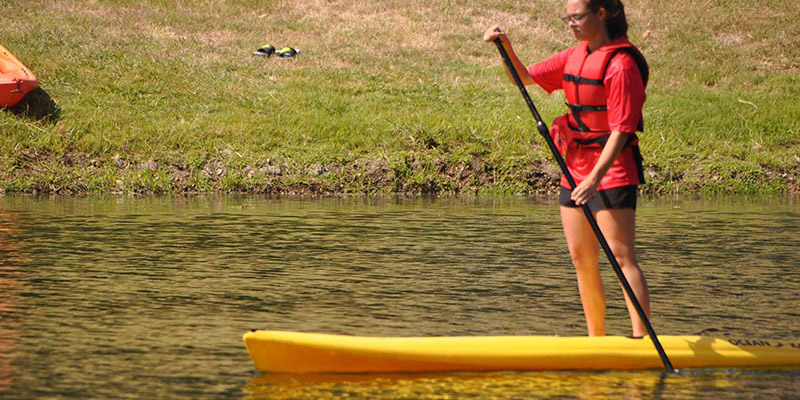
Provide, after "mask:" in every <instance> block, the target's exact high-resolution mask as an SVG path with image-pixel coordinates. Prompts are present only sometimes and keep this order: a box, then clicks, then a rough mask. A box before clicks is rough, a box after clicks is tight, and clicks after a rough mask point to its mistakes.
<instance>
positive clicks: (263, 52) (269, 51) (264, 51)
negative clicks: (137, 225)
mask: <svg viewBox="0 0 800 400" xmlns="http://www.w3.org/2000/svg"><path fill="white" fill-rule="evenodd" d="M273 54H275V46H273V45H271V44H265V45H263V46H261V47H259V48H258V50H256V51H254V52H253V55H256V56H265V57H269V56H271V55H273Z"/></svg>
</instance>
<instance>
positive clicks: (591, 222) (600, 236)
mask: <svg viewBox="0 0 800 400" xmlns="http://www.w3.org/2000/svg"><path fill="white" fill-rule="evenodd" d="M494 44H495V45H497V50H499V51H500V55H501V56H503V61H505V63H506V67H507V68H508V72H509V73H510V74H511V76H512V77H513V78H514V82H515V83H516V84H517V87H518V88H519V91H520V92H521V93H522V97H523V98H525V103H527V104H528V108H529V109H530V110H531V113H532V114H533V118H534V119H535V120H536V128H537V129H538V130H539V134H541V135H542V137H544V140H545V141H546V142H547V146H548V147H550V152H551V153H553V157H555V159H556V162H557V163H558V166H559V167H561V172H563V173H564V176H566V178H567V182H569V186H570V190H572V189H575V186H577V185H576V184H575V179H573V177H572V174H571V173H570V172H569V169H567V164H566V163H565V162H564V158H563V157H561V153H560V152H559V151H558V148H557V147H556V144H555V142H553V138H551V137H550V131H549V130H548V129H547V125H546V124H545V123H544V121H542V117H541V115H539V112H538V111H536V106H534V105H533V100H531V96H530V95H528V91H527V90H526V89H525V85H523V84H522V79H520V77H519V74H518V73H517V70H516V69H514V64H513V63H512V62H511V58H509V56H508V52H506V49H505V47H503V42H502V41H501V40H500V38H496V39H494ZM581 208H582V209H583V213H584V214H585V215H586V219H587V220H589V225H591V226H592V230H593V231H594V234H595V236H597V240H598V241H599V242H600V246H601V247H602V248H603V251H604V252H605V253H606V257H608V261H609V262H610V263H611V266H612V267H613V268H614V272H616V274H617V278H619V282H620V283H621V284H622V287H623V289H625V293H627V294H628V297H629V298H630V299H631V302H632V303H633V305H634V307H635V308H636V312H637V313H638V314H639V317H640V318H641V319H642V322H644V325H645V327H646V328H647V333H648V334H649V335H650V339H651V340H652V341H653V345H654V346H655V347H656V350H657V351H658V355H659V356H660V357H661V361H662V362H663V363H664V368H665V369H666V370H667V371H668V372H675V368H673V367H672V363H671V362H670V361H669V357H667V353H666V352H664V347H662V346H661V342H659V340H658V337H657V336H656V332H655V331H654V330H653V326H652V325H650V320H649V319H648V318H647V315H645V312H644V309H643V308H642V305H641V304H640V303H639V299H637V298H636V294H634V293H633V289H632V288H631V285H630V283H628V280H627V279H626V278H625V274H623V273H622V268H621V267H620V266H619V263H618V262H617V258H616V257H614V253H612V252H611V247H610V246H609V245H608V242H607V241H606V238H605V236H603V232H601V231H600V226H599V225H598V224H597V220H596V219H595V218H594V215H593V214H592V211H591V210H590V209H589V206H588V205H587V204H586V203H584V204H582V205H581Z"/></svg>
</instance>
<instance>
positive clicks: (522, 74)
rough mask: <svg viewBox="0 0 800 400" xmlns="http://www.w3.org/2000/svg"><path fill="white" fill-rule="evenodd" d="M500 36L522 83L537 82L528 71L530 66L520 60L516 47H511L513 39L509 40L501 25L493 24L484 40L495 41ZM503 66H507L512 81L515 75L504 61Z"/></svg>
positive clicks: (485, 33)
mask: <svg viewBox="0 0 800 400" xmlns="http://www.w3.org/2000/svg"><path fill="white" fill-rule="evenodd" d="M497 38H499V39H500V42H501V44H502V46H503V48H505V50H506V53H508V57H509V58H510V59H511V63H512V64H513V65H514V69H515V70H517V75H519V78H520V79H521V80H522V83H523V84H525V85H531V84H534V83H536V81H534V80H533V78H532V77H531V74H530V73H529V72H528V68H527V67H526V66H525V65H524V64H522V61H520V60H519V57H517V54H516V53H514V49H513V48H512V47H511V41H509V40H508V36H507V35H506V33H505V32H503V30H502V29H500V27H499V26H493V27H491V28H489V29H487V30H486V32H484V34H483V40H484V41H487V42H490V43H491V42H494V40H495V39H497ZM503 67H505V70H506V74H508V78H509V79H511V81H512V82H513V81H514V77H513V75H511V71H510V70H509V69H508V66H507V65H506V63H503Z"/></svg>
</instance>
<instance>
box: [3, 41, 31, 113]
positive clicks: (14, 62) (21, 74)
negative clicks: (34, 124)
mask: <svg viewBox="0 0 800 400" xmlns="http://www.w3.org/2000/svg"><path fill="white" fill-rule="evenodd" d="M38 86H39V81H37V80H36V76H35V75H33V72H31V71H30V70H29V69H28V67H26V66H25V64H23V63H22V61H20V60H19V59H18V58H17V57H15V56H14V55H13V54H11V52H10V51H8V49H6V48H5V47H3V46H2V45H0V107H11V106H13V105H15V104H17V103H19V101H20V100H22V98H23V97H25V95H26V94H28V92H30V91H31V90H33V89H36V88H37V87H38Z"/></svg>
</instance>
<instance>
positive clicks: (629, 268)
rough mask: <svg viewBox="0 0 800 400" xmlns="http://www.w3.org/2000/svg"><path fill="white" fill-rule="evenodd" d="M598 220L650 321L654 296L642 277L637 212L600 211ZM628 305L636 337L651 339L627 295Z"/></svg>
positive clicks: (632, 210) (596, 215)
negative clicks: (645, 336)
mask: <svg viewBox="0 0 800 400" xmlns="http://www.w3.org/2000/svg"><path fill="white" fill-rule="evenodd" d="M595 217H596V218H597V224H598V225H600V230H601V231H602V232H603V236H605V238H606V241H608V245H609V246H610V247H611V251H612V252H613V253H614V256H615V257H616V259H617V262H618V263H619V266H620V267H621V268H622V273H623V274H624V275H625V278H626V279H627V280H628V283H629V284H630V285H631V289H633V293H634V294H635V295H636V299H637V300H639V304H641V306H642V309H644V311H645V315H647V318H648V319H649V318H650V292H649V290H648V288H647V281H646V280H645V278H644V274H642V270H641V269H640V268H639V264H638V263H637V262H636V248H635V241H636V210H634V209H633V208H618V209H607V210H600V211H598V212H597V213H596V214H595ZM625 303H626V305H627V307H628V313H629V314H630V315H631V326H632V328H633V336H644V335H647V328H645V325H644V323H643V322H642V319H641V318H640V317H639V313H638V312H636V308H635V307H634V305H633V303H632V302H631V300H630V299H629V298H628V294H627V293H625Z"/></svg>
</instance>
